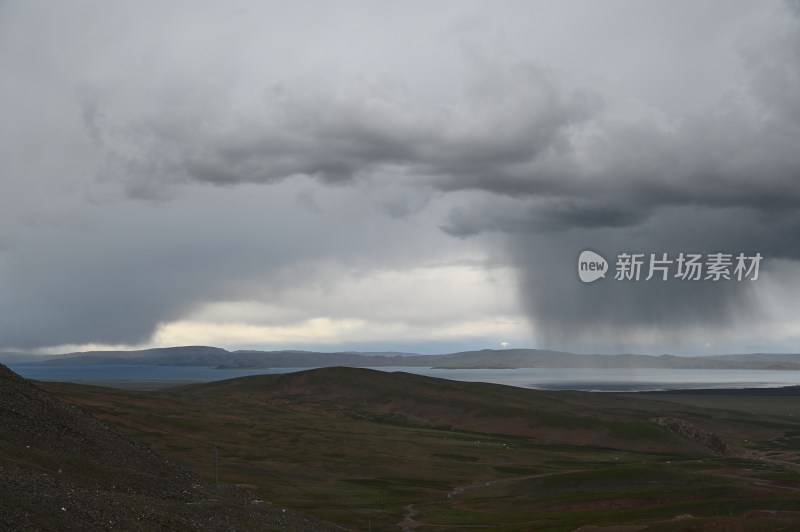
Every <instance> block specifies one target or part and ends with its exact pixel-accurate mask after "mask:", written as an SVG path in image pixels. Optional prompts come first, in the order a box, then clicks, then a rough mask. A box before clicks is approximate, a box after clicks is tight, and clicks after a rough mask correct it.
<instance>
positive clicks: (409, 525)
mask: <svg viewBox="0 0 800 532" xmlns="http://www.w3.org/2000/svg"><path fill="white" fill-rule="evenodd" d="M581 471H586V469H570V470H568V471H554V472H552V473H539V474H537V475H526V476H524V477H510V478H501V479H498V480H490V481H487V482H476V483H473V484H464V485H463V486H457V487H455V488H453V489H452V490H450V491H449V492H448V493H447V500H448V501H452V500H453V499H454V498H455V497H458V496H459V495H461V494H462V493H464V492H465V491H468V490H472V489H477V488H485V487H487V486H494V485H495V484H502V483H504V482H518V481H520V480H530V479H534V478H544V477H552V476H555V475H566V474H568V473H578V472H581ZM438 502H443V500H440V501H438ZM405 510H406V511H405V513H404V514H403V520H402V521H400V522H399V523H397V525H398V526H399V527H400V529H401V530H403V532H413V530H414V529H415V528H417V526H419V523H417V521H416V520H415V519H414V518H415V517H416V516H418V515H419V513H420V511H419V510H418V509H417V507H416V506H415V505H414V504H409V505H407V506H406V507H405ZM477 528H482V527H477Z"/></svg>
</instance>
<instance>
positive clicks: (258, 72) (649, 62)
mask: <svg viewBox="0 0 800 532" xmlns="http://www.w3.org/2000/svg"><path fill="white" fill-rule="evenodd" d="M345 4H347V6H349V7H348V8H340V7H332V6H333V4H331V5H327V4H315V5H314V9H312V10H309V6H308V5H301V6H300V7H298V8H290V7H288V5H284V6H280V5H279V4H268V3H264V4H260V3H254V4H250V3H247V2H242V3H238V2H236V3H232V4H231V5H233V7H232V8H230V9H229V8H228V7H227V6H228V4H227V3H225V4H221V3H202V2H199V3H188V4H184V5H180V3H176V4H170V5H169V6H159V7H158V8H157V9H156V8H152V9H151V8H143V7H141V6H140V5H139V4H135V3H131V4H124V2H123V3H120V4H119V5H117V4H115V5H114V6H111V5H110V4H105V3H92V2H77V3H75V4H69V5H70V7H64V6H67V5H68V4H58V5H53V6H51V7H52V9H43V8H41V7H37V6H34V7H30V6H31V5H33V4H22V3H20V4H14V3H8V4H4V8H3V9H5V15H6V16H4V17H0V66H2V67H3V70H4V71H6V72H7V73H8V74H7V76H6V77H5V78H4V80H6V81H7V82H6V83H4V84H0V96H2V98H0V101H1V102H2V103H3V104H4V106H5V107H4V111H6V113H4V114H7V115H8V116H9V117H10V118H9V120H8V123H13V124H14V125H15V126H14V131H13V132H9V131H5V130H4V131H2V132H0V161H2V162H0V164H3V165H4V166H3V168H2V170H3V176H4V179H6V180H7V182H4V188H3V195H2V197H0V206H2V207H3V208H2V209H0V222H2V224H0V279H2V281H3V284H2V285H0V295H2V297H0V305H2V306H3V308H2V310H3V319H2V320H0V342H2V343H3V345H7V346H16V347H37V346H42V345H59V344H64V343H81V342H90V341H98V342H110V343H116V342H121V343H135V342H140V341H144V340H146V339H147V338H148V336H149V335H150V334H152V332H153V331H154V330H155V329H156V328H157V327H158V325H159V324H161V323H167V322H169V321H170V320H175V319H179V318H181V317H184V316H186V315H187V314H188V313H189V312H190V311H191V310H192V309H194V308H197V307H198V306H200V305H202V304H203V303H206V302H209V301H229V300H241V299H242V298H247V297H249V294H251V292H253V291H254V290H255V288H254V287H259V286H262V285H265V286H277V285H278V284H279V282H278V281H276V279H283V280H286V282H287V283H291V282H298V283H303V282H313V280H314V279H315V276H316V275H317V270H314V268H311V270H313V273H312V274H309V275H301V276H300V277H293V276H291V275H289V276H288V277H286V278H284V277H282V276H283V275H284V272H285V271H287V270H288V271H295V270H301V269H302V268H300V267H299V266H298V265H299V264H305V263H306V262H309V263H315V264H317V265H320V264H322V265H323V266H320V269H322V270H324V265H325V264H327V262H338V261H339V260H340V259H341V260H343V261H345V262H346V261H347V260H352V262H353V263H355V264H358V263H361V262H362V261H365V262H369V260H371V257H372V256H373V255H374V256H379V257H380V260H376V263H375V264H376V267H379V266H380V265H379V264H378V263H380V262H381V261H383V263H384V264H395V263H397V262H398V261H399V260H400V259H399V258H398V257H410V256H412V255H413V254H414V253H420V251H419V249H418V248H417V247H415V246H414V245H412V244H411V243H412V242H415V241H417V240H426V241H430V242H433V241H436V242H437V245H441V240H437V238H439V239H442V240H448V241H453V242H457V243H460V242H463V240H459V239H458V238H447V237H446V236H443V235H441V234H438V233H437V235H436V238H433V237H431V236H430V235H428V234H424V233H425V232H426V231H427V232H431V231H436V223H438V224H439V228H440V229H443V230H444V233H445V234H446V235H451V236H456V237H461V239H467V238H469V237H475V236H476V235H484V236H483V237H482V238H481V239H478V238H475V239H474V241H480V242H481V243H482V244H481V245H483V244H485V242H487V241H489V239H497V240H499V241H502V243H503V245H504V247H503V248H502V252H503V253H506V254H508V256H509V257H510V258H511V260H513V261H514V264H515V265H516V267H517V270H518V272H519V277H520V287H521V290H522V292H523V301H524V305H525V307H526V311H527V312H528V314H529V315H530V317H531V322H532V323H533V324H534V327H535V328H536V329H537V332H538V333H539V334H540V335H541V336H540V338H541V341H542V344H543V345H547V346H548V347H556V346H559V347H566V348H569V347H571V346H574V345H579V346H589V348H591V347H592V346H598V348H603V347H604V346H605V347H608V346H618V347H620V348H624V346H627V345H640V344H641V343H642V340H641V336H645V337H647V336H649V337H650V338H651V339H652V338H655V337H659V338H661V339H662V340H663V341H664V343H665V344H669V343H670V341H671V340H675V341H677V340H678V339H680V338H682V337H684V336H687V335H685V334H684V333H685V332H686V331H692V330H694V328H696V327H700V328H702V327H703V326H706V325H707V326H708V327H709V330H715V331H717V332H721V333H724V332H725V331H726V330H730V328H731V327H734V328H735V327H736V326H737V324H738V323H739V321H737V320H747V319H752V318H754V316H752V314H748V313H752V312H754V311H753V310H748V309H752V308H753V305H752V304H751V303H752V302H753V301H754V298H755V295H756V292H757V290H758V286H757V285H755V284H752V285H746V284H738V285H737V284H726V285H716V284H715V285H712V284H698V285H686V284H679V283H674V282H669V283H650V284H631V285H627V286H619V285H613V284H611V283H605V284H596V285H591V286H584V285H581V284H579V283H578V282H577V279H576V276H575V272H574V266H575V264H574V263H575V260H576V257H577V254H578V253H579V251H580V250H581V249H584V248H592V249H596V250H597V251H599V252H601V253H603V254H605V255H606V256H607V257H608V258H611V257H612V256H613V255H614V254H616V253H618V252H620V251H637V252H643V253H647V252H671V253H675V252H680V251H686V252H690V251H697V252H713V251H717V250H725V251H730V252H745V253H754V252H761V253H762V254H764V255H765V257H766V258H767V260H766V262H765V268H766V269H767V270H769V261H770V260H772V259H777V258H786V259H792V260H794V259H798V258H800V242H798V237H797V235H798V234H800V233H799V231H800V217H799V215H798V209H797V207H798V206H799V205H800V184H799V183H798V180H799V179H800V150H799V149H798V146H800V99H798V98H797V94H800V22H799V21H798V8H797V5H798V4H797V2H796V1H793V2H787V3H785V4H782V5H781V6H778V4H771V3H770V4H768V5H767V7H763V8H761V7H758V8H756V7H753V6H755V4H748V3H747V2H739V3H736V4H735V6H733V7H730V6H731V4H730V3H725V4H724V5H723V4H713V3H708V4H705V3H703V4H702V5H699V4H698V7H696V8H695V7H694V6H692V7H686V6H680V7H673V6H672V5H668V4H663V5H661V4H647V5H646V7H640V6H642V5H643V4H640V3H637V2H631V3H624V2H622V3H614V2H612V3H611V4H610V5H611V6H612V7H605V6H604V7H602V8H598V7H595V6H596V5H595V4H594V3H592V2H587V3H584V4H570V5H567V4H564V5H566V6H567V7H555V6H556V4H552V5H551V6H547V5H545V4H540V3H530V2H519V3H513V2H510V3H508V4H503V6H505V7H500V8H497V7H495V6H496V4H494V3H486V4H482V3H480V2H477V3H475V5H474V6H472V7H470V8H469V9H467V8H462V4H461V3H459V2H453V3H447V2H442V3H437V4H436V7H434V6H431V5H430V4H425V3H414V2H409V3H402V5H403V8H399V7H397V6H399V5H401V3H397V4H396V5H393V6H390V5H389V4H381V6H382V7H380V8H377V7H374V5H375V4H373V3H364V4H358V3H356V4H349V3H345ZM407 5H410V6H411V7H409V8H407V7H405V6H407ZM559 5H560V4H559ZM59 6H60V7H59ZM72 6H74V7H72ZM264 6H266V7H264ZM366 6H370V7H366ZM575 6H580V8H579V9H576V8H575ZM353 7H357V9H353ZM472 8H474V9H475V11H474V12H469V11H470V9H472ZM462 10H463V11H462ZM582 10H583V13H582V14H581V16H576V14H577V13H580V12H581V11H582ZM749 10H752V11H753V12H752V13H751V11H749ZM309 11H313V16H309ZM645 11H647V12H645ZM650 11H653V12H655V13H656V15H655V16H653V15H650V14H648V13H649V12H650ZM708 11H711V12H712V13H711V15H709V14H708V13H707V12H708ZM767 11H769V13H767ZM773 11H775V12H778V15H775V13H773ZM423 12H424V13H425V16H422V15H421V14H422V13H423ZM753 13H755V14H757V15H758V16H757V17H755V16H750V15H752V14H753ZM729 15H730V17H729ZM762 19H763V20H766V21H767V22H765V23H764V24H763V25H761V26H759V24H761V22H759V21H760V20H762ZM275 21H278V22H277V23H276V22H275ZM551 21H555V23H552V24H551ZM583 21H589V22H583ZM662 23H663V24H662ZM751 23H752V26H751ZM492 24H496V25H497V27H496V28H494V29H493V28H492ZM551 26H552V27H551ZM739 26H741V27H744V28H751V27H752V28H756V30H752V31H751V33H749V34H747V35H745V36H744V37H741V38H739V37H737V38H736V39H729V38H728V36H729V34H732V33H737V35H738V32H739V31H744V30H740V28H739ZM565 28H570V31H569V32H566V31H565ZM495 30H497V31H495ZM648 33H653V34H655V36H656V37H655V38H653V39H652V40H651V39H650V37H651V36H650V35H649V34H648ZM662 33H663V36H662V37H663V40H659V39H658V35H661V34H662ZM418 34H419V35H418ZM495 34H496V35H497V37H495ZM145 35H146V37H145ZM409 35H414V38H413V39H412V38H409ZM443 35H445V36H446V38H445V37H443ZM584 35H586V37H584ZM31 36H35V38H32V37H31ZM565 36H566V38H565ZM504 39H506V40H504ZM732 42H736V43H737V44H736V50H735V54H736V56H737V57H738V62H737V63H736V66H735V67H734V66H730V65H729V63H730V62H731V61H730V60H729V50H728V48H729V47H732V46H733V45H732V44H731V43H732ZM23 51H24V53H23ZM695 53H697V57H699V58H700V59H698V58H697V57H696V56H695ZM718 58H720V60H719V61H717V59H718ZM687 65H688V66H687ZM639 70H641V72H640V71H639ZM387 72H388V74H387ZM576 72H577V75H574V74H575V73H576ZM583 72H591V74H587V75H586V76H585V77H583V76H582V73H583ZM717 78H719V79H721V80H722V81H719V79H717ZM596 80H597V81H598V83H597V86H595V84H594V83H593V81H596ZM603 80H606V82H603ZM608 80H610V81H608ZM618 80H621V81H619V82H618ZM299 175H302V176H310V177H311V178H312V179H311V180H308V179H305V178H298V176H299ZM297 180H301V181H302V182H303V183H305V184H304V185H303V188H301V189H300V190H299V191H294V189H292V186H293V185H292V183H294V182H295V181H297ZM120 184H121V189H122V190H123V193H122V194H120V188H119V187H120ZM254 184H255V185H261V184H263V185H269V186H264V187H252V186H251V185H254ZM198 185H215V186H219V187H226V188H225V190H224V191H221V190H220V189H219V188H214V187H211V186H209V187H206V186H198ZM324 185H331V186H327V187H325V186H324ZM282 187H286V188H282ZM256 188H257V189H258V190H259V191H258V192H254V189H256ZM376 189H380V190H381V191H382V192H381V193H375V192H374V191H375V190H376ZM198 190H200V191H201V192H198ZM287 190H291V191H292V192H291V193H290V192H287ZM341 190H348V191H349V192H348V193H349V194H351V195H350V196H348V197H347V199H346V200H341V199H337V200H335V201H340V202H341V205H342V207H341V210H342V211H344V212H347V213H350V212H354V211H358V212H360V213H361V214H362V215H363V218H357V217H354V219H353V220H347V221H346V222H344V221H341V220H340V222H341V223H336V221H331V219H326V218H325V217H326V216H330V212H329V211H327V210H326V207H325V204H324V201H317V198H318V195H319V196H324V195H325V194H328V193H331V191H341ZM363 191H370V193H365V195H364V196H360V194H361V193H362V192H363ZM295 192H296V193H295ZM217 193H218V194H219V196H216V195H215V194H217ZM195 194H196V195H198V196H199V197H200V198H201V199H200V200H198V199H197V198H195V196H194V195H195ZM273 194H274V196H275V197H274V198H272V197H271V195H273ZM370 194H372V195H370ZM249 196H253V197H249ZM431 197H436V198H446V199H444V200H443V201H442V204H445V205H447V206H452V209H451V210H450V211H449V213H444V214H441V215H440V216H438V214H437V216H438V219H437V220H436V222H435V223H428V224H427V225H425V224H420V226H419V227H418V228H417V229H413V228H412V226H411V225H408V226H403V230H399V229H396V228H395V226H394V225H391V223H389V222H387V220H386V219H385V215H387V214H388V216H389V217H390V218H391V221H392V222H395V221H396V222H397V223H398V226H399V224H400V222H401V221H402V220H404V219H413V218H414V217H415V216H420V212H422V211H424V210H425V208H426V206H428V205H430V202H431V200H430V198H431ZM141 199H144V200H159V201H143V202H142V201H136V200H141ZM373 199H374V201H375V206H374V208H373V207H372V206H366V207H365V206H363V205H361V203H363V202H369V201H372V200H373ZM131 200H134V201H131ZM164 200H171V201H164ZM332 201H333V200H332ZM192 202H195V203H194V204H191V203H192ZM296 205H299V206H300V207H301V208H299V209H295V208H294V207H295V206H296ZM151 209H152V210H151ZM359 209H361V210H359ZM371 209H372V210H371ZM297 211H300V214H298V212H297ZM376 212H379V213H380V214H375V213H376ZM253 213H257V215H256V214H253ZM364 213H369V214H364ZM429 214H430V213H429ZM354 220H355V221H354ZM429 221H430V220H429V219H426V222H429ZM390 227H392V228H395V229H393V230H394V231H396V233H394V234H393V235H394V238H392V235H390V236H387V235H386V234H384V233H388V232H389V231H390V229H389V228H390ZM362 231H363V233H362ZM415 231H416V232H415ZM431 247H434V246H431ZM476 247H477V246H476ZM390 249H391V250H394V251H391V252H390V251H389V250H390ZM491 249H494V248H491ZM425 251H426V252H429V251H430V250H429V249H426V250H425ZM345 257H347V258H345ZM404 260H408V261H409V262H408V263H411V262H413V261H411V259H407V258H405V259H404ZM499 260H501V261H502V260H503V259H499ZM693 338H694V337H693ZM593 342H594V343H593ZM646 342H647V339H645V340H644V343H646Z"/></svg>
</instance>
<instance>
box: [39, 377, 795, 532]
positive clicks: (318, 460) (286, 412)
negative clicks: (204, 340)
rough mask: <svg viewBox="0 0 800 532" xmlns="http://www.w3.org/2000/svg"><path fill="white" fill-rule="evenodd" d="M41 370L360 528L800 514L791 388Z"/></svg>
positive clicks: (747, 521) (151, 437)
mask: <svg viewBox="0 0 800 532" xmlns="http://www.w3.org/2000/svg"><path fill="white" fill-rule="evenodd" d="M42 386H43V387H45V388H46V389H47V390H48V391H51V392H53V393H55V394H56V395H58V396H60V397H61V398H63V399H65V400H67V401H69V402H72V403H75V404H79V405H81V406H83V407H84V408H86V409H87V410H88V411H90V412H91V413H93V414H94V415H95V416H97V417H99V418H101V419H103V420H105V421H107V422H109V423H111V424H112V425H114V426H116V427H117V428H119V429H121V430H123V431H125V432H127V433H128V434H130V435H131V436H133V437H135V438H137V439H140V440H142V441H143V442H145V443H147V444H149V445H151V446H152V447H153V448H155V449H157V450H158V451H160V452H162V453H164V454H165V455H167V456H169V457H171V458H173V459H175V460H177V461H179V462H181V463H183V464H185V465H187V466H188V467H190V468H192V469H194V470H195V471H197V472H198V473H200V474H201V475H202V476H204V477H205V478H206V479H208V480H211V481H213V479H214V445H215V444H216V445H217V447H218V452H219V480H220V482H222V483H225V484H237V485H242V486H245V487H248V488H250V489H251V490H253V491H254V492H256V493H257V494H259V496H260V497H262V498H263V499H265V500H269V501H271V502H273V503H275V504H280V505H285V506H287V507H291V508H295V509H298V510H301V511H304V512H307V513H310V514H313V515H316V516H319V517H321V518H323V519H326V520H329V521H332V522H334V523H337V524H339V525H341V526H344V527H347V528H350V529H353V530H367V528H368V523H371V526H372V527H373V530H400V529H406V530H411V529H416V530H463V529H466V528H471V527H480V528H482V529H489V530H575V529H577V528H580V527H581V526H587V525H597V526H607V525H612V524H613V525H624V524H627V525H638V526H639V527H640V528H639V529H647V530H685V529H703V527H709V528H708V529H714V530H728V529H731V530H762V529H763V530H796V529H798V527H800V517H798V516H800V514H797V515H798V516H795V515H794V514H792V513H791V512H795V511H797V512H800V471H798V469H797V468H798V466H797V464H798V456H797V452H798V451H800V448H798V445H800V439H798V435H800V420H798V419H797V418H796V417H795V415H794V414H795V413H796V412H800V408H798V407H800V397H797V396H789V397H771V398H760V400H759V401H758V404H757V405H756V406H752V405H749V404H748V403H747V401H745V400H741V399H736V398H735V397H732V398H731V399H730V400H729V401H725V400H724V398H720V397H716V398H714V399H713V401H710V400H709V399H708V398H702V397H701V398H697V399H696V400H693V399H692V397H690V396H686V397H683V396H682V397H675V398H672V397H668V396H657V397H656V396H648V397H642V396H636V395H616V394H600V393H582V392H566V391H560V392H543V391H535V390H526V389H520V388H513V387H508V386H500V385H493V384H482V383H464V382H454V381H445V380H439V379H433V378H429V377H422V376H418V375H411V374H407V373H391V374H390V373H384V372H376V371H371V370H366V369H352V368H324V369H319V370H309V371H304V372H299V373H294V374H286V375H265V376H256V377H245V378H241V379H232V380H229V381H220V382H216V383H209V384H197V385H190V386H183V387H177V388H171V389H167V390H160V391H150V392H137V391H130V390H118V389H110V388H101V387H92V386H85V385H77V384H67V383H42ZM768 401H773V403H774V404H773V407H772V408H770V407H769V404H767V403H768ZM712 402H713V404H711V403H712ZM656 416H668V417H672V418H677V419H680V420H683V421H685V422H686V423H690V424H691V425H692V426H694V427H697V428H698V429H700V430H702V431H707V432H713V433H714V434H716V435H719V436H720V437H721V438H722V439H723V440H724V441H725V442H726V443H727V444H728V445H729V446H730V447H731V448H732V449H733V450H734V453H733V454H731V455H728V456H723V455H720V454H715V453H714V452H713V451H712V450H710V449H709V448H707V447H704V446H703V445H702V443H700V442H698V441H693V440H691V439H687V438H686V437H684V436H682V435H680V434H676V433H674V432H672V431H670V430H669V429H668V428H666V427H663V426H659V425H657V424H655V423H654V422H653V421H652V418H653V417H656ZM759 512H761V513H759ZM765 512H779V513H778V514H768V513H765ZM687 514H690V515H691V516H692V517H691V518H689V517H686V515H687ZM677 516H684V517H683V518H680V519H678V520H676V519H675V518H676V517H677Z"/></svg>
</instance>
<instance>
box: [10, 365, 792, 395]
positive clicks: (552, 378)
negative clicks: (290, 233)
mask: <svg viewBox="0 0 800 532" xmlns="http://www.w3.org/2000/svg"><path fill="white" fill-rule="evenodd" d="M9 367H10V368H11V369H12V370H13V371H15V372H17V373H19V374H20V375H22V376H23V377H25V378H28V379H37V380H61V381H73V382H93V381H216V380H222V379H232V378H234V377H244V376H246V375H263V374H277V373H291V372H293V371H301V370H303V369H307V368H270V369H216V368H213V367H194V366H39V365H10V366H9ZM372 369H379V370H381V371H405V372H408V373H416V374H419V375H427V376H430V377H439V378H444V379H451V380H458V381H472V382H493V383H497V384H507V385H510V386H519V387H522V388H536V389H543V390H591V391H644V390H668V389H691V388H771V387H780V386H794V385H800V372H798V371H747V370H716V369H704V370H703V369H701V370H697V369H574V368H569V369H552V368H522V369H435V368H406V367H385V368H372Z"/></svg>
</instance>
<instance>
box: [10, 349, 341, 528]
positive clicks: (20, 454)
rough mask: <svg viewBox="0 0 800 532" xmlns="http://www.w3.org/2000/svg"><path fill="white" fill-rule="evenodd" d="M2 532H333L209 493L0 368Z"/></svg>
mask: <svg viewBox="0 0 800 532" xmlns="http://www.w3.org/2000/svg"><path fill="white" fill-rule="evenodd" d="M0 529H2V530H112V529H114V530H119V529H125V530H254V529H256V530H303V531H317V530H318V531H334V530H342V529H341V528H339V527H337V526H334V525H332V524H329V523H326V522H323V521H320V520H317V519H314V518H311V517H307V516H304V515H301V514H299V513H297V512H293V511H290V510H288V509H286V508H282V507H280V506H274V505H272V504H270V503H268V502H265V501H261V500H258V499H257V498H256V497H255V496H254V495H253V494H252V493H250V492H248V491H245V490H243V489H239V488H235V487H230V486H225V487H223V488H221V489H220V491H219V493H216V492H215V489H214V486H213V485H209V484H207V483H204V482H201V481H200V479H199V478H198V477H197V476H196V475H195V474H194V473H192V472H190V471H188V470H187V469H184V468H183V467H181V466H179V465H178V464H176V463H175V462H172V461H171V460H168V459H167V458H165V457H163V456H161V455H160V454H158V453H156V452H154V451H153V450H151V449H150V448H149V447H147V446H145V445H143V444H141V443H139V442H138V441H136V440H133V439H131V438H129V437H128V436H125V435H123V434H121V433H119V432H117V431H115V430H113V429H111V428H109V427H108V426H107V425H105V424H104V423H102V422H101V421H99V420H97V419H96V418H94V417H92V416H91V415H89V414H87V413H85V412H84V411H83V410H81V409H79V408H78V407H76V406H71V405H68V404H66V403H64V402H62V401H61V400H59V399H57V398H56V397H54V396H52V395H51V394H49V393H47V392H45V391H43V390H41V389H40V388H38V387H37V386H35V385H34V384H32V383H30V382H29V381H27V380H25V379H23V378H21V377H19V376H18V375H16V374H15V373H13V372H11V371H10V370H8V368H6V367H5V366H2V365H0Z"/></svg>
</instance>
